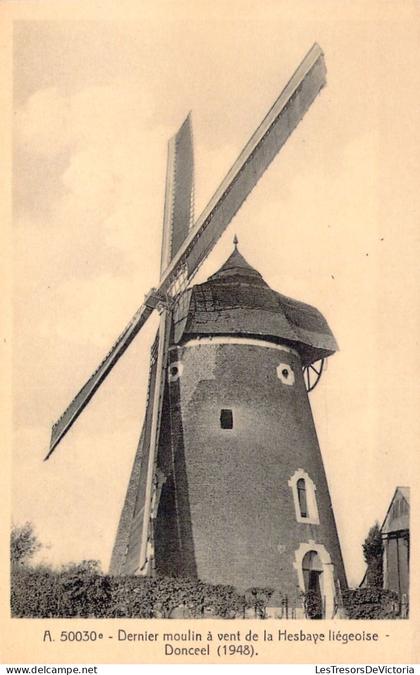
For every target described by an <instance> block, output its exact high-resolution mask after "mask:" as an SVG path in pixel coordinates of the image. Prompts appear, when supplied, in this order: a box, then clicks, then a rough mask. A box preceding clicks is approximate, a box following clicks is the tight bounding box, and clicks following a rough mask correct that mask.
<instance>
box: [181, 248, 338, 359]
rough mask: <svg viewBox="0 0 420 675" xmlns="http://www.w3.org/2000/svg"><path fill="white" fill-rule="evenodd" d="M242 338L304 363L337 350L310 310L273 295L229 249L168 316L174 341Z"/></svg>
mask: <svg viewBox="0 0 420 675" xmlns="http://www.w3.org/2000/svg"><path fill="white" fill-rule="evenodd" d="M216 335H218V336H221V335H226V336H229V335H230V336H232V335H235V336H247V337H252V338H258V339H262V340H268V341H270V342H276V343H278V344H285V345H288V346H291V347H293V348H294V349H296V350H297V351H298V352H299V354H300V355H301V359H302V364H303V365H309V364H310V363H313V362H314V361H317V360H319V359H321V358H324V357H326V356H330V355H331V354H333V353H334V352H335V351H336V350H337V349H338V347H337V343H336V341H335V339H334V336H333V334H332V332H331V330H330V328H329V326H328V324H327V322H326V320H325V318H324V317H323V316H322V314H321V312H319V311H318V310H317V309H316V308H315V307H312V306H311V305H307V304H305V303H303V302H300V301H298V300H293V299H292V298H288V297H287V296H285V295H281V294H280V293H277V292H276V291H273V290H272V289H271V288H270V287H269V286H268V284H267V283H266V282H265V281H264V279H263V277H262V276H261V274H260V273H259V272H258V271H257V270H256V269H254V268H253V267H252V266H251V265H250V264H249V263H248V262H247V261H246V260H245V258H244V257H243V256H242V255H241V253H240V252H239V250H238V248H237V246H236V244H235V249H234V251H233V252H232V254H231V255H230V256H229V258H228V259H227V260H226V262H225V263H224V264H223V265H222V267H221V268H220V269H219V270H218V271H217V272H216V273H215V274H213V275H212V276H211V277H209V279H208V280H207V281H206V282H205V283H203V284H198V285H196V286H193V287H192V288H190V289H188V290H187V291H185V292H184V293H183V294H182V296H181V297H180V298H179V300H178V303H177V306H176V310H175V312H174V342H175V343H178V344H179V343H182V342H185V341H186V340H188V339H191V338H194V337H204V336H206V337H208V336H216Z"/></svg>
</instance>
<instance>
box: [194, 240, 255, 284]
mask: <svg viewBox="0 0 420 675" xmlns="http://www.w3.org/2000/svg"><path fill="white" fill-rule="evenodd" d="M235 277H240V279H238V282H240V281H241V280H242V282H245V281H246V280H250V281H252V282H253V283H258V282H260V284H261V285H263V286H267V284H266V283H265V281H264V279H263V278H262V276H261V274H260V273H259V272H257V270H256V269H254V268H253V267H251V265H250V264H249V263H248V262H247V261H246V260H245V258H244V257H243V255H241V253H239V250H238V248H237V246H236V245H235V248H234V250H233V253H231V254H230V256H229V258H228V259H227V260H226V262H225V263H223V265H222V266H221V268H220V269H219V270H217V272H216V273H215V274H213V275H212V276H211V277H209V278H208V280H207V283H209V282H213V281H224V280H226V281H227V282H228V283H232V282H234V278H235Z"/></svg>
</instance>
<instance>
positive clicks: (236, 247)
mask: <svg viewBox="0 0 420 675" xmlns="http://www.w3.org/2000/svg"><path fill="white" fill-rule="evenodd" d="M238 244H239V239H238V237H237V236H236V234H235V236H234V237H233V245H234V246H235V251H237V250H238Z"/></svg>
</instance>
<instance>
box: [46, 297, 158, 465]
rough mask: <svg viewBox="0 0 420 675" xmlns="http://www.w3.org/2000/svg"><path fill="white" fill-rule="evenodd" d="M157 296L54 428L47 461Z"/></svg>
mask: <svg viewBox="0 0 420 675" xmlns="http://www.w3.org/2000/svg"><path fill="white" fill-rule="evenodd" d="M157 301H158V300H157V296H156V295H154V294H149V295H148V296H147V298H146V300H145V304H143V305H142V306H141V307H140V309H139V310H138V311H137V312H136V313H135V315H134V316H133V318H132V319H131V321H130V323H129V324H128V326H127V327H126V328H125V330H124V331H123V332H122V333H121V335H120V336H119V338H118V339H117V341H116V342H115V344H114V345H113V347H112V349H111V350H110V351H109V352H108V354H107V355H106V357H105V358H104V360H103V361H102V362H101V364H100V365H99V367H98V368H97V369H96V370H95V372H94V373H93V375H91V377H90V378H89V379H88V381H87V382H86V384H85V385H84V386H83V387H82V388H81V389H80V391H79V393H78V394H76V396H75V397H74V399H73V400H72V402H71V403H70V405H69V406H68V408H67V409H66V410H65V411H64V413H63V414H62V415H61V417H60V418H59V419H58V420H57V422H56V423H55V424H54V425H53V427H52V432H51V441H50V448H49V451H48V454H47V456H46V457H45V459H46V460H47V459H48V458H49V457H50V455H51V454H52V452H53V451H54V449H55V448H56V447H57V445H58V443H59V442H60V440H61V439H62V438H63V436H65V434H66V433H67V431H68V430H69V429H70V427H71V426H72V425H73V424H74V422H75V421H76V419H77V418H78V417H79V415H80V413H81V412H82V410H83V409H84V408H85V407H86V405H87V404H88V403H89V401H90V399H91V398H92V396H93V395H94V393H95V392H96V390H97V389H98V387H99V386H100V385H101V384H102V382H103V381H104V379H105V378H106V376H107V375H108V373H109V372H110V371H111V370H112V368H113V367H114V366H115V364H116V363H117V361H118V359H119V358H120V357H121V356H122V355H123V354H124V352H125V350H126V349H127V347H128V346H129V344H130V343H131V342H132V340H133V339H134V338H135V336H136V335H137V333H138V332H139V330H140V329H141V328H142V326H143V325H144V324H145V323H146V321H147V319H148V318H149V316H150V314H151V313H152V312H153V309H154V307H155V306H156V303H157Z"/></svg>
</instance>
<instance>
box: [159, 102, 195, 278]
mask: <svg viewBox="0 0 420 675" xmlns="http://www.w3.org/2000/svg"><path fill="white" fill-rule="evenodd" d="M193 185H194V157H193V143H192V132H191V114H189V115H188V117H187V118H186V120H185V121H184V123H183V124H182V126H181V128H180V129H179V130H178V132H177V133H176V134H175V136H173V137H172V138H171V139H170V141H169V143H168V163H167V171H166V192H165V211H164V217H163V238H162V258H161V274H162V273H163V272H164V271H165V269H166V267H167V265H168V264H169V262H170V261H171V260H172V258H173V257H174V255H175V254H176V253H178V251H179V249H180V247H181V245H182V244H183V242H184V239H185V238H186V236H187V234H188V231H189V229H190V226H191V224H192V222H193V218H194V213H193V209H194V204H193Z"/></svg>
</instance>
